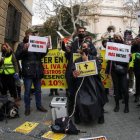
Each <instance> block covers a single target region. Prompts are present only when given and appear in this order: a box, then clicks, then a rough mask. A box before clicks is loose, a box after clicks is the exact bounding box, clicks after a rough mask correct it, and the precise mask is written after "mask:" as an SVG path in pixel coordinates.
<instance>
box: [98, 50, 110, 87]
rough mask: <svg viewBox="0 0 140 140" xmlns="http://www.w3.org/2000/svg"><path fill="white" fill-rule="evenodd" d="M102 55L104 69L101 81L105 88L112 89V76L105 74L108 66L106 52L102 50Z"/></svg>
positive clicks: (101, 72)
mask: <svg viewBox="0 0 140 140" xmlns="http://www.w3.org/2000/svg"><path fill="white" fill-rule="evenodd" d="M100 54H101V59H102V64H101V65H102V69H101V71H100V74H101V80H102V83H103V85H104V87H105V88H110V87H111V85H112V83H111V76H110V75H107V74H106V73H105V70H106V66H107V60H105V50H101V51H100Z"/></svg>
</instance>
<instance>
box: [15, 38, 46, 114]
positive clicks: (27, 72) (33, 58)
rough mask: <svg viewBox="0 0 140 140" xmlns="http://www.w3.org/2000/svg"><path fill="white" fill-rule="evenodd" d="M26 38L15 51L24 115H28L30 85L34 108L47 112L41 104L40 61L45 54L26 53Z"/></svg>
mask: <svg viewBox="0 0 140 140" xmlns="http://www.w3.org/2000/svg"><path fill="white" fill-rule="evenodd" d="M28 38H29V37H28V36H26V37H25V38H24V40H23V42H22V43H20V44H19V45H18V47H17V50H16V53H15V54H16V58H17V60H21V64H22V76H23V81H24V86H25V93H24V103H25V115H30V90H31V87H32V84H33V85H34V89H35V99H36V108H37V110H39V111H41V112H47V110H46V109H45V108H44V107H43V106H42V103H41V78H43V65H42V62H41V59H42V58H43V57H44V56H45V55H46V54H47V52H48V50H47V51H46V53H38V52H28V47H29V45H28V43H27V42H28Z"/></svg>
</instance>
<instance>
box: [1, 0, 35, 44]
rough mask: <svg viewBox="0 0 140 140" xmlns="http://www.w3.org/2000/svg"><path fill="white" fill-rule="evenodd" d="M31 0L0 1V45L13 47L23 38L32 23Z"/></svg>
mask: <svg viewBox="0 0 140 140" xmlns="http://www.w3.org/2000/svg"><path fill="white" fill-rule="evenodd" d="M32 4H33V0H0V45H1V44H2V43H4V41H7V42H9V43H11V44H12V45H14V44H15V43H17V42H19V41H21V40H22V39H23V37H24V36H25V31H26V30H27V29H28V27H29V26H30V25H31V22H32Z"/></svg>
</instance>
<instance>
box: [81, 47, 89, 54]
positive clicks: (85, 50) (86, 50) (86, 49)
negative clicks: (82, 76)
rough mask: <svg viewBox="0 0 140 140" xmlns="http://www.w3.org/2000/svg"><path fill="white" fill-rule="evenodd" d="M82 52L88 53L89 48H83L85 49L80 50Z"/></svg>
mask: <svg viewBox="0 0 140 140" xmlns="http://www.w3.org/2000/svg"><path fill="white" fill-rule="evenodd" d="M82 52H84V53H85V55H88V54H89V52H90V49H89V48H85V49H83V50H82Z"/></svg>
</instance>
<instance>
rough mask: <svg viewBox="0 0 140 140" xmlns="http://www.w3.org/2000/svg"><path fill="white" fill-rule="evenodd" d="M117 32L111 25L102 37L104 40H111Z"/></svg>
mask: <svg viewBox="0 0 140 140" xmlns="http://www.w3.org/2000/svg"><path fill="white" fill-rule="evenodd" d="M115 31H116V29H115V27H114V26H112V25H110V26H108V28H107V31H106V32H105V33H104V34H103V35H102V36H101V38H102V39H103V40H105V39H111V38H113V35H114V34H115Z"/></svg>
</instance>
